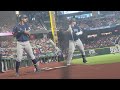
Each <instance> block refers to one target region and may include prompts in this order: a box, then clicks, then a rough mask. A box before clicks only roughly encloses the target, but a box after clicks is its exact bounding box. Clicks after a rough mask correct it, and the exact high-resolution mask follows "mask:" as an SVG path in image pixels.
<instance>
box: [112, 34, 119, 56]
mask: <svg viewBox="0 0 120 90" xmlns="http://www.w3.org/2000/svg"><path fill="white" fill-rule="evenodd" d="M114 45H115V48H117V49H118V50H119V48H120V35H119V36H118V37H117V38H116V39H115V41H114ZM115 53H116V52H114V53H113V54H115Z"/></svg>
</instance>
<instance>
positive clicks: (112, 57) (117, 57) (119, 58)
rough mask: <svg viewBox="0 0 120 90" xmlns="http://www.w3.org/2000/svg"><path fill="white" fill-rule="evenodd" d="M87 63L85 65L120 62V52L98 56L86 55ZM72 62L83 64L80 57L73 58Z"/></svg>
mask: <svg viewBox="0 0 120 90" xmlns="http://www.w3.org/2000/svg"><path fill="white" fill-rule="evenodd" d="M87 61H88V62H87V63H86V64H85V65H95V64H108V63H117V62H120V53H116V54H106V55H99V56H91V57H87ZM72 64H84V63H83V62H82V58H79V59H73V60H72Z"/></svg>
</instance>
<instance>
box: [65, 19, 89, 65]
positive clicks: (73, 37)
mask: <svg viewBox="0 0 120 90" xmlns="http://www.w3.org/2000/svg"><path fill="white" fill-rule="evenodd" d="M68 32H69V33H70V37H69V38H70V39H69V50H68V57H67V65H70V64H71V60H72V57H73V53H74V50H75V47H76V46H78V48H79V50H80V52H81V54H82V58H83V63H86V62H87V60H86V56H85V51H84V46H83V44H82V42H81V40H80V38H79V37H80V35H82V34H83V32H82V30H81V29H80V28H79V27H78V26H77V25H76V20H75V19H71V20H70V24H69V28H68Z"/></svg>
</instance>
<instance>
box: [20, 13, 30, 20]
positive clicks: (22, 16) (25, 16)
mask: <svg viewBox="0 0 120 90" xmlns="http://www.w3.org/2000/svg"><path fill="white" fill-rule="evenodd" d="M24 18H28V17H27V15H25V14H24V15H21V16H20V20H21V19H24Z"/></svg>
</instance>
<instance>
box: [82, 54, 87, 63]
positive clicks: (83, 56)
mask: <svg viewBox="0 0 120 90" xmlns="http://www.w3.org/2000/svg"><path fill="white" fill-rule="evenodd" d="M82 58H83V63H86V62H87V60H86V56H85V55H82Z"/></svg>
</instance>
